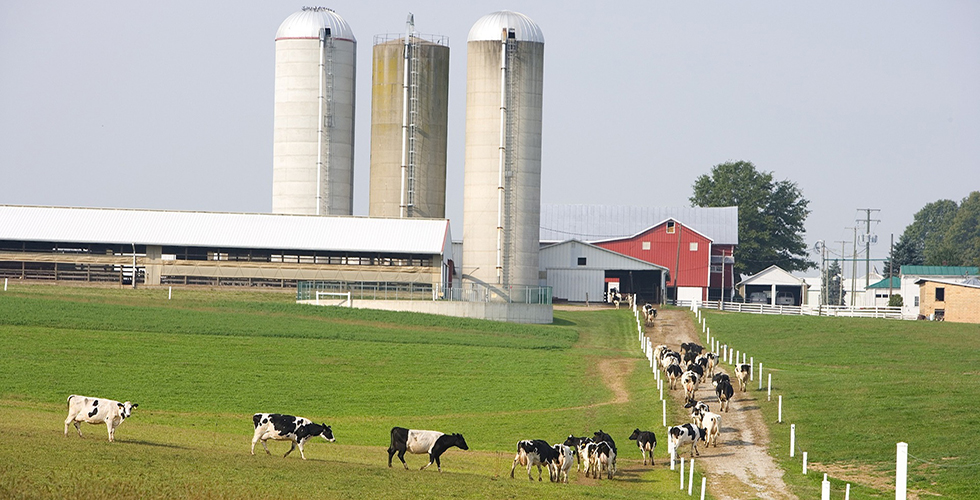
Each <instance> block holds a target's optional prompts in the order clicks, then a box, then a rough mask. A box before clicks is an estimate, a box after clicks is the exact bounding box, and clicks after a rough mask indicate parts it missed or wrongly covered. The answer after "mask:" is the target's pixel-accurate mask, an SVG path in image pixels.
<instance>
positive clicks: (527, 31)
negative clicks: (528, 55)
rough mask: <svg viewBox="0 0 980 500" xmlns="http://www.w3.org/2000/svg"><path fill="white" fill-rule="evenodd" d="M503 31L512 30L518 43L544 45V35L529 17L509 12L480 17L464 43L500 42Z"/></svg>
mask: <svg viewBox="0 0 980 500" xmlns="http://www.w3.org/2000/svg"><path fill="white" fill-rule="evenodd" d="M503 29H512V30H514V38H515V39H516V40H518V41H522V42H538V43H544V33H542V32H541V28H539V27H538V25H537V24H535V23H534V21H532V20H531V18H530V17H527V16H525V15H524V14H521V13H520V12H513V11H509V10H502V11H500V12H493V13H491V14H487V15H485V16H483V17H481V18H480V19H479V20H477V21H476V23H474V24H473V27H472V28H470V34H469V36H467V37H466V41H467V42H474V41H478V40H494V41H500V32H501V30H503Z"/></svg>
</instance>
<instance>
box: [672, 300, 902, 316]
mask: <svg viewBox="0 0 980 500" xmlns="http://www.w3.org/2000/svg"><path fill="white" fill-rule="evenodd" d="M693 302H696V305H697V307H700V308H702V309H715V310H718V311H732V312H744V313H751V314H775V315H792V316H801V315H805V316H839V317H847V318H888V319H914V318H904V317H903V316H902V308H901V307H846V306H810V305H806V306H773V305H769V304H745V303H742V302H720V301H717V300H709V301H700V300H699V301H690V300H680V301H677V305H678V306H681V307H691V306H692V303H693Z"/></svg>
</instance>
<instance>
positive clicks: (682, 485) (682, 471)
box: [681, 457, 684, 490]
mask: <svg viewBox="0 0 980 500" xmlns="http://www.w3.org/2000/svg"><path fill="white" fill-rule="evenodd" d="M681 489H682V490H683V489H684V457H681Z"/></svg>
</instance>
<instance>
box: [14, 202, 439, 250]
mask: <svg viewBox="0 0 980 500" xmlns="http://www.w3.org/2000/svg"><path fill="white" fill-rule="evenodd" d="M449 238H450V234H449V221H448V220H446V219H382V218H367V217H346V216H318V215H278V214H246V213H220V212H177V211H163V210H130V209H111V208H68V207H39V206H14V205H0V240H14V241H50V242H78V243H107V244H131V243H135V244H137V245H161V246H192V247H208V248H266V249H283V250H287V249H288V250H330V251H342V252H378V253H397V254H429V255H435V254H442V253H443V251H444V250H447V251H448V245H449V241H450V239H449Z"/></svg>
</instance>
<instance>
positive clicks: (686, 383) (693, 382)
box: [681, 370, 700, 401]
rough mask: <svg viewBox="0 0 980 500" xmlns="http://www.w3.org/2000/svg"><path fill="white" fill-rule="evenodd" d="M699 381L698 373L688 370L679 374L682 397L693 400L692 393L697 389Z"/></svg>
mask: <svg viewBox="0 0 980 500" xmlns="http://www.w3.org/2000/svg"><path fill="white" fill-rule="evenodd" d="M699 381H700V379H699V378H698V374H697V373H695V372H692V371H690V370H688V371H686V372H684V373H683V374H682V375H681V386H683V387H684V399H686V400H688V401H693V400H694V393H695V392H696V391H697V390H698V383H699Z"/></svg>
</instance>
